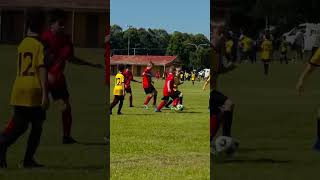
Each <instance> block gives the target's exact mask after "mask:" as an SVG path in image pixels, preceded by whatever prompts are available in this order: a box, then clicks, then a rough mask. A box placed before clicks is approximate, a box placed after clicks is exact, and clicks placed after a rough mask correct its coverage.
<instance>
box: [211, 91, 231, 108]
mask: <svg viewBox="0 0 320 180" xmlns="http://www.w3.org/2000/svg"><path fill="white" fill-rule="evenodd" d="M227 99H228V97H227V96H225V95H224V94H222V93H220V92H218V91H216V90H212V91H211V92H210V100H209V101H210V104H209V105H210V112H212V113H219V112H220V108H221V107H222V106H223V105H224V103H225V102H226V101H227Z"/></svg>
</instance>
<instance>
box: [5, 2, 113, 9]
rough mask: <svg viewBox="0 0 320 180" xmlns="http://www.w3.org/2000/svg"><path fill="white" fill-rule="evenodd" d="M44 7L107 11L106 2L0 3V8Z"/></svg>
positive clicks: (107, 3)
mask: <svg viewBox="0 0 320 180" xmlns="http://www.w3.org/2000/svg"><path fill="white" fill-rule="evenodd" d="M33 6H36V7H44V8H71V9H101V10H107V9H108V10H109V9H110V8H109V7H110V3H109V1H107V0H10V1H0V7H10V8H18V7H33Z"/></svg>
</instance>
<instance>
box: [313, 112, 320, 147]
mask: <svg viewBox="0 0 320 180" xmlns="http://www.w3.org/2000/svg"><path fill="white" fill-rule="evenodd" d="M313 148H314V149H315V150H317V151H320V108H318V110H317V141H316V143H315V144H314V146H313Z"/></svg>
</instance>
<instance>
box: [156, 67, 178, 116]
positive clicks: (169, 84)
mask: <svg viewBox="0 0 320 180" xmlns="http://www.w3.org/2000/svg"><path fill="white" fill-rule="evenodd" d="M173 73H174V67H172V66H171V67H170V68H169V74H168V77H167V79H166V82H165V84H164V87H163V98H162V101H161V103H160V104H159V106H158V107H157V108H156V109H155V110H154V111H155V112H161V109H162V108H163V107H164V106H165V105H166V104H167V103H168V101H169V99H170V97H171V98H173V95H174V91H173V86H174V75H173Z"/></svg>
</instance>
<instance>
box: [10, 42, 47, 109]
mask: <svg viewBox="0 0 320 180" xmlns="http://www.w3.org/2000/svg"><path fill="white" fill-rule="evenodd" d="M44 58H45V55H44V46H43V44H42V43H41V42H40V41H39V40H38V39H37V37H26V38H24V39H23V40H22V42H21V43H20V44H19V46H18V58H17V61H18V62H17V74H16V79H15V81H14V84H13V88H12V93H11V102H10V104H11V105H13V106H26V107H36V106H40V105H41V103H42V88H41V83H40V78H39V68H40V67H45V63H44Z"/></svg>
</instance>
